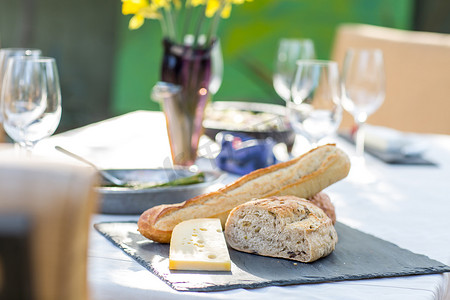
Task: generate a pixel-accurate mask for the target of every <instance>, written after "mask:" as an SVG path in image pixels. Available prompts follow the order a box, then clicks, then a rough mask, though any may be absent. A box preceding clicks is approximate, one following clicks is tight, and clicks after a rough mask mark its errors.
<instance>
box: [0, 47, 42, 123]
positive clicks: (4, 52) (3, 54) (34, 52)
mask: <svg viewBox="0 0 450 300" xmlns="http://www.w3.org/2000/svg"><path fill="white" fill-rule="evenodd" d="M41 54H42V52H41V50H39V49H27V48H3V49H0V96H1V94H2V82H3V78H4V77H5V76H4V75H5V71H6V62H7V60H8V59H9V58H10V57H15V56H32V57H39V56H40V55H41ZM0 109H1V108H0ZM2 119H3V114H2V113H1V110H0V122H1V121H2Z"/></svg>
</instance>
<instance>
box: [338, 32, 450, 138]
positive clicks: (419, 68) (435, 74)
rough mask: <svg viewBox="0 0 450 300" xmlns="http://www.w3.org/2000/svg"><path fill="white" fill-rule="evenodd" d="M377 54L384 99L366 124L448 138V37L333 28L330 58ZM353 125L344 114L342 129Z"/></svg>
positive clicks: (340, 61)
mask: <svg viewBox="0 0 450 300" xmlns="http://www.w3.org/2000/svg"><path fill="white" fill-rule="evenodd" d="M350 47H353V48H379V49H381V50H382V51H383V54H384V61H385V73H386V98H385V101H384V103H383V105H382V106H381V107H380V108H379V110H378V111H376V112H375V113H374V114H373V115H372V116H369V119H368V123H369V124H373V125H380V126H387V127H391V128H394V129H398V130H402V131H411V132H419V133H442V134H450V34H440V33H430V32H417V31H406V30H398V29H392V28H384V27H378V26H371V25H362V24H343V25H341V26H340V27H338V29H337V32H336V35H335V40H334V46H333V49H332V54H331V59H333V60H335V61H337V62H338V63H339V65H340V66H341V67H342V62H343V60H344V56H345V51H346V50H347V49H348V48H350ZM352 124H353V118H352V117H351V116H350V115H349V114H348V113H347V112H345V113H344V118H343V122H342V124H341V127H342V128H348V127H350V126H351V125H352Z"/></svg>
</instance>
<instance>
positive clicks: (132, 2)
mask: <svg viewBox="0 0 450 300" xmlns="http://www.w3.org/2000/svg"><path fill="white" fill-rule="evenodd" d="M167 1H170V0H159V1H158V4H155V3H154V2H152V3H149V2H148V0H122V14H124V15H129V14H134V16H133V17H132V18H131V19H130V23H129V24H128V28H130V29H138V28H139V27H141V26H142V24H144V20H145V18H147V19H159V18H160V17H161V14H160V13H159V11H158V9H159V6H158V5H159V4H161V5H163V4H164V2H166V3H167Z"/></svg>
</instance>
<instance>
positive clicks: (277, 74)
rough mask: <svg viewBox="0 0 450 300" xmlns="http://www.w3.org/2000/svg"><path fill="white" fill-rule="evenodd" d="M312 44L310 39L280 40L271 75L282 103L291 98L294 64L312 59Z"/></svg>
mask: <svg viewBox="0 0 450 300" xmlns="http://www.w3.org/2000/svg"><path fill="white" fill-rule="evenodd" d="M314 58H315V51H314V43H313V41H312V40H310V39H286V38H285V39H281V40H280V43H279V46H278V52H277V57H276V60H275V71H274V74H273V86H274V88H275V91H276V92H277V94H278V96H280V97H281V98H282V99H283V100H284V101H289V99H290V97H291V84H292V80H293V78H294V74H295V70H296V69H297V65H296V62H297V60H301V59H314Z"/></svg>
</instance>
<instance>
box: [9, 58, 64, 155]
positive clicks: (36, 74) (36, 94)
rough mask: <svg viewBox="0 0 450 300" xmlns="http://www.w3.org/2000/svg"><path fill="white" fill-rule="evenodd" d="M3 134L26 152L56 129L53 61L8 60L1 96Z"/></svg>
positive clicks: (57, 92)
mask: <svg viewBox="0 0 450 300" xmlns="http://www.w3.org/2000/svg"><path fill="white" fill-rule="evenodd" d="M1 107H2V112H3V126H4V128H5V131H6V133H7V134H8V135H9V136H10V137H11V138H12V139H13V140H14V141H15V142H16V143H17V144H18V145H19V146H20V148H21V149H26V150H27V152H30V151H31V150H32V149H33V147H34V145H35V144H36V143H37V142H38V141H40V140H41V139H43V138H45V137H48V136H50V135H52V134H53V132H54V131H55V130H56V128H57V127H58V124H59V121H60V118H61V91H60V86H59V77H58V71H57V68H56V62H55V60H54V59H53V58H49V57H26V56H21V57H13V58H10V59H8V63H7V67H6V72H5V78H4V80H3V87H2V93H1Z"/></svg>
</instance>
